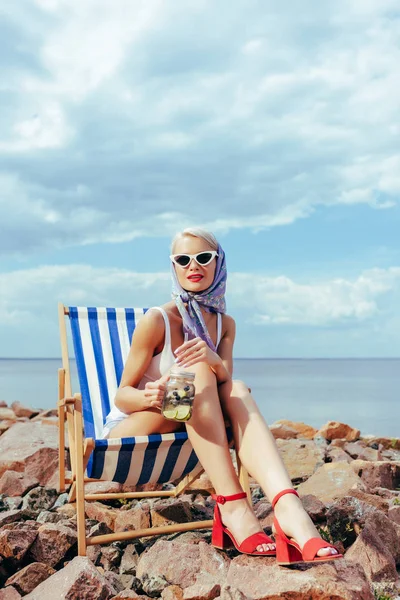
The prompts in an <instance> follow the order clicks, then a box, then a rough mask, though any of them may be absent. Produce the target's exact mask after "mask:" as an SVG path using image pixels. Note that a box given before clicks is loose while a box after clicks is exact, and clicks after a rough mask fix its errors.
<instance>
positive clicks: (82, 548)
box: [74, 397, 86, 556]
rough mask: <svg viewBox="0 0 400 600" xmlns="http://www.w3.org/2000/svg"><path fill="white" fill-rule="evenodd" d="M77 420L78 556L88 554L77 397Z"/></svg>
mask: <svg viewBox="0 0 400 600" xmlns="http://www.w3.org/2000/svg"><path fill="white" fill-rule="evenodd" d="M74 421H75V436H74V437H75V452H74V454H75V476H76V480H75V481H76V519H77V530H78V531H77V533H78V556H86V529H85V482H84V473H83V422H82V401H81V400H80V397H79V399H77V402H76V403H75V411H74Z"/></svg>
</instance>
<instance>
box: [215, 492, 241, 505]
mask: <svg viewBox="0 0 400 600" xmlns="http://www.w3.org/2000/svg"><path fill="white" fill-rule="evenodd" d="M211 498H212V499H213V500H215V501H216V502H218V504H225V502H230V501H231V500H240V499H241V498H247V494H246V492H239V494H232V496H221V494H211Z"/></svg>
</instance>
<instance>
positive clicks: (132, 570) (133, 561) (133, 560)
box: [119, 544, 139, 575]
mask: <svg viewBox="0 0 400 600" xmlns="http://www.w3.org/2000/svg"><path fill="white" fill-rule="evenodd" d="M138 562H139V555H138V553H137V550H136V547H135V546H134V544H128V545H127V547H126V548H125V550H124V553H123V555H122V558H121V564H120V567H119V572H120V574H121V575H136V567H137V564H138Z"/></svg>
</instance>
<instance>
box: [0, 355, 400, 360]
mask: <svg viewBox="0 0 400 600" xmlns="http://www.w3.org/2000/svg"><path fill="white" fill-rule="evenodd" d="M399 359H400V356H234V357H233V360H399ZM0 360H58V361H62V357H61V356H60V357H57V356H55V357H54V356H0ZM69 360H75V357H74V356H72V357H69Z"/></svg>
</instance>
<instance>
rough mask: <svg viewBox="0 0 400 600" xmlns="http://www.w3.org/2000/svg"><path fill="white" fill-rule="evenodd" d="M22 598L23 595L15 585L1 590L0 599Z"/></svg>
mask: <svg viewBox="0 0 400 600" xmlns="http://www.w3.org/2000/svg"><path fill="white" fill-rule="evenodd" d="M20 598H22V596H21V594H20V593H19V592H17V590H16V589H15V587H12V586H10V587H6V588H4V589H3V590H0V600H19V599H20Z"/></svg>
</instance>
